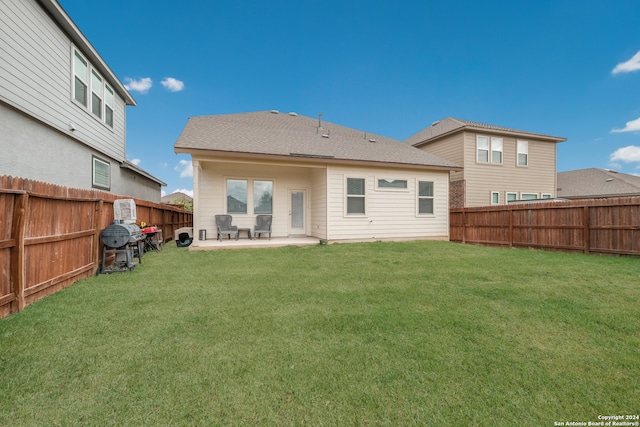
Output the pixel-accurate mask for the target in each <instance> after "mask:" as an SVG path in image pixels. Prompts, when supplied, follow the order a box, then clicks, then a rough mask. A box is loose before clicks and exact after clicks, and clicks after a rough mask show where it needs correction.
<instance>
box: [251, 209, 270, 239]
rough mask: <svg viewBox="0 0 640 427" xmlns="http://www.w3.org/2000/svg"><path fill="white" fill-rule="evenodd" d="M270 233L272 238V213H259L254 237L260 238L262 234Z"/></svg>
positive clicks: (254, 228) (254, 227)
mask: <svg viewBox="0 0 640 427" xmlns="http://www.w3.org/2000/svg"><path fill="white" fill-rule="evenodd" d="M264 233H268V234H269V240H271V215H257V216H256V225H254V226H253V238H254V239H259V238H260V237H259V236H260V235H261V234H264Z"/></svg>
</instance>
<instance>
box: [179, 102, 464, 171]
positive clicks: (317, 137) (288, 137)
mask: <svg viewBox="0 0 640 427" xmlns="http://www.w3.org/2000/svg"><path fill="white" fill-rule="evenodd" d="M318 125H319V120H318V119H317V118H310V117H306V116H302V115H297V114H295V113H277V112H276V113H274V112H270V111H260V112H252V113H241V114H225V115H216V116H199V117H192V118H190V119H189V121H188V122H187V124H186V126H185V127H184V129H183V131H182V134H181V135H180V137H179V138H178V140H177V141H176V144H175V146H174V149H175V151H176V152H177V153H181V152H188V151H189V150H209V151H218V152H231V153H251V154H263V155H278V156H291V157H306V158H323V159H327V160H329V159H335V160H346V161H356V162H357V161H363V162H379V163H386V164H401V165H416V166H432V167H437V168H445V169H459V168H460V166H458V165H456V164H454V163H452V162H450V161H448V160H445V159H442V158H440V157H437V156H435V155H433V154H430V153H427V152H425V151H422V150H419V149H417V148H414V147H411V146H409V145H407V144H403V143H402V142H400V141H398V140H396V139H392V138H387V137H384V136H380V135H374V134H371V133H366V132H364V131H360V130H356V129H351V128H347V127H344V126H340V125H336V124H334V123H329V122H326V121H324V120H323V121H322V128H320V129H319V126H318Z"/></svg>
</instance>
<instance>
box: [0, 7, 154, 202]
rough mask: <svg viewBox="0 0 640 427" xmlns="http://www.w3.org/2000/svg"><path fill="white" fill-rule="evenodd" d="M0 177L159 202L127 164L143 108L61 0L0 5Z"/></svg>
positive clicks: (146, 179)
mask: <svg viewBox="0 0 640 427" xmlns="http://www.w3.org/2000/svg"><path fill="white" fill-rule="evenodd" d="M0 10H1V13H0V175H12V176H16V177H22V178H29V179H34V180H39V181H43V182H48V183H53V184H57V185H63V186H67V187H74V188H89V189H91V188H93V189H99V190H104V191H108V192H111V193H114V194H118V195H123V196H130V197H136V198H140V199H144V200H150V201H153V202H158V203H159V202H160V198H161V191H160V190H161V187H162V186H163V185H165V184H164V183H163V182H162V181H160V180H159V179H157V178H155V177H153V176H152V175H150V174H148V173H147V172H145V171H144V170H142V169H140V168H139V167H137V166H136V165H134V164H132V163H130V162H128V161H127V160H126V119H125V116H126V111H125V110H126V107H127V106H135V105H136V103H135V101H134V99H133V98H132V97H131V95H130V94H129V93H128V92H127V90H126V89H125V87H124V86H123V84H122V83H121V82H120V81H119V80H118V78H117V77H116V76H115V74H114V73H113V71H111V69H110V68H109V66H108V65H107V64H106V63H105V62H104V60H103V59H102V58H101V57H100V55H99V54H98V52H97V51H96V50H95V49H94V48H93V46H92V45H91V43H90V42H89V40H87V39H86V38H85V36H84V35H83V34H82V32H81V31H80V30H79V28H78V27H77V26H76V25H75V23H74V22H73V21H72V20H71V18H70V17H69V16H68V15H67V13H66V12H65V11H64V10H63V9H62V7H61V6H60V4H59V3H58V2H57V1H56V0H0Z"/></svg>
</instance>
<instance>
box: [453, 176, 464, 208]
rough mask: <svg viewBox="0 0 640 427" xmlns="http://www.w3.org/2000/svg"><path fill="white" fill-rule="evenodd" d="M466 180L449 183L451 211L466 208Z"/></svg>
mask: <svg viewBox="0 0 640 427" xmlns="http://www.w3.org/2000/svg"><path fill="white" fill-rule="evenodd" d="M465 182H466V181H465V180H464V179H461V180H460V181H453V182H450V183H449V209H456V208H463V207H464V189H465Z"/></svg>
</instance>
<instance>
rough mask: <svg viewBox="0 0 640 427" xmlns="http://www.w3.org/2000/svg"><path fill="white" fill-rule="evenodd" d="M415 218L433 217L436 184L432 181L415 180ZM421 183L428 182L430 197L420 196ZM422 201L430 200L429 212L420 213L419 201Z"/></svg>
mask: <svg viewBox="0 0 640 427" xmlns="http://www.w3.org/2000/svg"><path fill="white" fill-rule="evenodd" d="M416 181H417V182H416V216H434V215H435V211H436V200H435V193H436V183H435V182H434V181H432V180H425V179H417V180H416ZM421 182H429V183H431V195H430V196H422V195H420V183H421ZM422 199H425V200H426V199H431V212H420V200H422Z"/></svg>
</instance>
